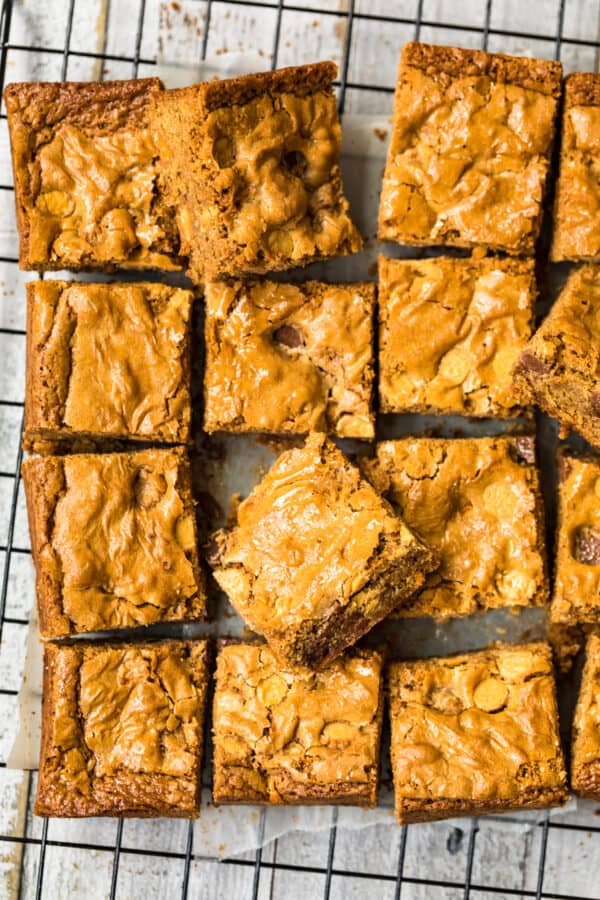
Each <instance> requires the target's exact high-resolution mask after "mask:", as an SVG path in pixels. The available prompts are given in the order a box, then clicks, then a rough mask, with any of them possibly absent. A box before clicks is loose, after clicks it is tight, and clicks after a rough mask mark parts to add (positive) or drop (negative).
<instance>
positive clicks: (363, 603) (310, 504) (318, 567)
mask: <svg viewBox="0 0 600 900" xmlns="http://www.w3.org/2000/svg"><path fill="white" fill-rule="evenodd" d="M213 538H214V540H213V546H212V552H211V554H210V562H211V564H212V566H213V574H214V576H215V578H216V580H217V582H218V583H219V585H220V586H221V587H222V588H223V590H224V591H225V592H226V594H228V596H229V599H230V600H231V602H232V604H233V605H234V606H235V608H236V609H237V611H238V612H239V614H240V615H241V616H242V618H244V619H245V620H246V622H247V623H248V624H249V625H250V627H251V628H252V629H254V631H256V632H258V633H259V634H262V635H264V636H265V638H266V639H267V640H268V642H269V644H271V646H272V648H273V649H274V651H275V652H276V654H277V655H278V656H279V657H280V659H282V660H285V661H286V662H287V663H290V664H292V665H294V664H297V665H306V666H309V667H312V668H320V667H323V666H326V665H327V663H329V662H330V661H331V660H333V659H334V658H335V657H336V656H338V655H339V654H340V653H341V652H342V651H343V650H344V649H345V648H346V647H348V646H349V645H351V644H353V643H355V641H357V640H358V638H359V637H360V636H361V635H363V634H364V633H365V632H367V631H368V630H369V629H370V628H372V627H373V626H374V625H375V624H377V622H379V621H380V620H381V619H383V618H384V617H385V616H386V615H387V614H388V613H389V612H391V610H392V609H394V608H395V607H396V606H398V604H399V603H401V602H402V601H403V600H406V599H407V598H408V597H409V596H410V595H411V594H412V593H413V592H414V591H415V590H416V589H417V588H419V587H421V586H422V585H423V582H424V576H425V573H426V572H427V571H429V570H430V569H431V568H432V567H433V565H434V564H435V560H434V558H433V556H432V554H431V553H430V552H429V550H428V549H427V548H426V547H425V545H424V544H422V543H421V541H419V540H417V538H415V537H414V536H413V534H412V533H411V532H410V531H409V529H408V528H407V527H406V525H405V524H404V523H403V522H402V521H401V520H400V519H399V518H397V517H396V516H395V515H394V514H393V512H392V510H391V507H390V506H389V504H388V503H387V502H386V501H385V500H383V499H382V498H381V497H380V496H379V495H378V494H377V493H376V492H375V491H374V490H373V488H372V487H371V485H370V484H369V483H368V482H367V481H366V480H364V479H363V478H362V477H361V475H360V473H359V471H358V469H357V468H356V467H355V466H354V465H352V464H351V463H350V462H348V460H347V459H346V458H345V457H344V455H343V454H342V453H341V451H340V450H338V448H337V447H336V446H335V444H333V443H332V442H331V441H330V440H329V439H328V438H326V437H325V436H324V435H320V434H317V433H313V434H311V435H310V436H309V437H308V439H307V440H306V443H305V444H304V446H303V447H300V448H297V449H292V450H288V451H286V452H284V453H282V454H281V456H280V457H279V458H278V459H277V460H276V462H275V463H274V465H273V466H272V468H271V469H270V470H269V472H268V473H267V475H266V476H265V478H264V479H263V480H262V481H261V482H260V483H259V484H258V485H257V486H256V487H255V488H254V490H253V491H252V493H251V494H250V496H249V497H247V498H246V500H244V501H243V503H241V504H240V506H239V507H238V510H237V524H235V525H234V526H233V527H232V528H231V529H223V530H221V531H218V532H217V533H216V534H215V535H214V536H213Z"/></svg>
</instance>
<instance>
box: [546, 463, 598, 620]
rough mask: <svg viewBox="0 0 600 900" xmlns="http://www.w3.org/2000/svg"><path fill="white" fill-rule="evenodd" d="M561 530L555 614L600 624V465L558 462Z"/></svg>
mask: <svg viewBox="0 0 600 900" xmlns="http://www.w3.org/2000/svg"><path fill="white" fill-rule="evenodd" d="M559 472H560V473H561V477H560V482H559V527H558V535H557V540H558V546H557V551H556V568H555V578H554V595H553V598H552V607H551V615H552V619H553V620H554V621H557V622H568V623H570V624H574V623H576V622H598V621H600V462H598V461H595V460H593V459H589V460H586V459H577V458H575V457H571V456H565V457H563V459H561V460H560V461H559Z"/></svg>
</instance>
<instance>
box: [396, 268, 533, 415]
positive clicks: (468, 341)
mask: <svg viewBox="0 0 600 900" xmlns="http://www.w3.org/2000/svg"><path fill="white" fill-rule="evenodd" d="M535 298H536V288H535V276H534V262H533V260H516V259H500V258H497V259H494V258H489V257H488V258H487V259H450V258H444V257H439V258H437V259H422V260H417V259H386V258H385V257H384V256H380V257H379V407H380V410H381V412H384V413H385V412H396V413H407V412H412V413H438V414H444V413H449V414H459V415H467V416H480V417H481V416H496V417H499V418H507V417H511V416H517V415H519V414H520V413H521V412H522V409H521V407H519V404H518V402H517V398H516V396H515V391H514V388H513V385H512V368H513V366H514V364H515V362H516V361H517V358H518V355H519V352H520V351H521V350H523V349H524V348H525V345H526V343H527V341H528V340H529V338H530V337H531V335H532V332H533V322H534V314H535Z"/></svg>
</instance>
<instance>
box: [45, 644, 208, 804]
mask: <svg viewBox="0 0 600 900" xmlns="http://www.w3.org/2000/svg"><path fill="white" fill-rule="evenodd" d="M207 656H208V646H207V642H206V641H175V640H173V641H161V642H159V643H146V644H134V645H131V644H84V643H79V644H76V645H72V646H66V645H64V644H62V645H61V644H53V643H49V644H46V646H45V648H44V691H43V695H42V743H41V750H40V773H39V779H38V791H37V799H36V803H35V809H34V811H35V813H36V815H38V816H59V817H63V816H66V817H70V816H140V817H149V816H178V817H186V818H193V817H196V816H197V815H198V807H199V804H200V787H201V762H202V740H203V730H204V711H205V705H206V692H207V685H208V679H209V674H208V658H207Z"/></svg>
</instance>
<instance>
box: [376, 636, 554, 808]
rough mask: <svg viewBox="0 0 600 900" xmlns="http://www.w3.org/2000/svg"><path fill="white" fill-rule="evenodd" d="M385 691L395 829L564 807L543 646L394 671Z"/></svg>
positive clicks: (500, 648) (548, 658)
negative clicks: (401, 825)
mask: <svg viewBox="0 0 600 900" xmlns="http://www.w3.org/2000/svg"><path fill="white" fill-rule="evenodd" d="M388 691H389V699H390V716H391V725H392V736H391V754H392V770H393V775H394V790H395V795H396V812H397V816H398V821H399V822H401V823H405V822H424V821H430V820H434V819H443V818H448V817H452V816H455V815H473V814H476V813H478V812H483V813H489V812H502V811H505V810H508V809H515V810H516V809H525V808H534V809H538V808H544V807H547V806H558V805H561V804H563V803H565V802H566V800H567V797H568V793H567V787H566V771H565V765H564V759H563V754H562V750H561V746H560V737H559V731H558V708H557V702H556V687H555V682H554V673H553V670H552V653H551V650H550V647H549V646H548V645H547V644H542V643H538V644H522V645H518V644H517V645H509V644H504V645H497V646H496V647H494V648H493V649H490V650H484V651H481V652H477V653H469V654H463V655H459V656H452V657H447V658H443V659H428V660H423V661H414V662H395V663H392V664H391V665H390V666H389V669H388Z"/></svg>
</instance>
